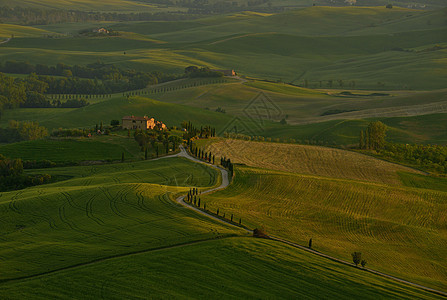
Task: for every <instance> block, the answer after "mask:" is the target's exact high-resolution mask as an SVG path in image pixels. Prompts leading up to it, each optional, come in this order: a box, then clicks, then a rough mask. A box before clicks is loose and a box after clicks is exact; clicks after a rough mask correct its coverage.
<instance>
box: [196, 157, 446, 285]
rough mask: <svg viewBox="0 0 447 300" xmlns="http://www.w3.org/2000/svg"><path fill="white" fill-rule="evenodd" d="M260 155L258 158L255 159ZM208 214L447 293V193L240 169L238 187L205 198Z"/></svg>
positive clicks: (238, 170) (235, 182) (239, 167)
mask: <svg viewBox="0 0 447 300" xmlns="http://www.w3.org/2000/svg"><path fill="white" fill-rule="evenodd" d="M253 156H255V154H253ZM202 201H203V202H204V203H206V206H207V209H209V210H210V211H213V212H216V210H217V209H218V208H219V210H220V214H223V213H226V215H230V214H234V216H235V217H236V218H242V220H245V224H248V225H249V226H250V227H257V228H259V227H264V228H265V229H266V231H267V232H268V233H269V234H272V235H274V236H277V237H282V238H285V239H289V240H292V241H294V242H297V243H299V244H301V245H303V246H304V245H307V243H308V240H309V239H310V238H312V240H313V248H314V249H316V250H318V251H321V252H323V253H330V254H332V255H334V256H336V257H339V258H342V259H345V260H348V261H349V260H351V253H352V252H354V251H359V252H362V254H363V257H364V259H366V261H367V262H368V266H370V267H371V268H373V269H377V270H381V271H383V272H386V273H388V274H393V275H395V276H398V277H401V278H406V279H408V280H411V281H413V282H418V283H421V284H427V285H429V286H432V287H437V288H440V289H442V288H443V287H445V284H446V278H447V277H446V275H447V266H446V264H445V261H447V257H446V256H445V255H446V253H445V251H444V250H443V249H444V245H445V243H446V241H447V231H446V228H445V221H446V218H447V214H446V213H445V212H446V211H447V210H446V208H447V207H446V205H447V194H446V192H440V191H431V190H427V189H415V188H407V187H403V188H398V187H391V186H388V185H381V184H371V183H364V182H362V183H361V182H357V181H352V180H341V179H333V178H324V177H318V176H315V175H298V174H292V173H285V172H279V171H272V170H267V169H258V168H251V167H246V166H238V167H237V168H236V178H235V181H234V183H233V184H232V185H231V186H230V187H229V188H227V189H226V190H224V191H219V192H217V193H214V194H212V195H207V196H205V197H202Z"/></svg>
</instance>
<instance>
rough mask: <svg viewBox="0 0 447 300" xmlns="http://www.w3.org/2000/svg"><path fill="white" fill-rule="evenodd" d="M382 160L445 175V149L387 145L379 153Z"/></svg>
mask: <svg viewBox="0 0 447 300" xmlns="http://www.w3.org/2000/svg"><path fill="white" fill-rule="evenodd" d="M379 155H380V156H381V157H383V158H386V159H390V160H393V161H397V162H404V163H407V164H411V165H414V166H416V167H420V168H422V169H425V170H427V171H431V172H437V173H445V174H447V147H446V146H439V145H417V144H415V145H409V144H394V143H387V144H386V145H385V147H384V148H383V149H382V150H381V151H380V152H379Z"/></svg>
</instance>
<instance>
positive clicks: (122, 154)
mask: <svg viewBox="0 0 447 300" xmlns="http://www.w3.org/2000/svg"><path fill="white" fill-rule="evenodd" d="M121 162H124V152H121Z"/></svg>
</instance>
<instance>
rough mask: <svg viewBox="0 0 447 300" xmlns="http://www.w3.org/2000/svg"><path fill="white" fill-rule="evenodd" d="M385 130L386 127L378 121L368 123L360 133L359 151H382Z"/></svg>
mask: <svg viewBox="0 0 447 300" xmlns="http://www.w3.org/2000/svg"><path fill="white" fill-rule="evenodd" d="M387 130H388V128H387V126H386V125H385V124H383V123H382V122H380V121H375V122H371V123H369V124H368V127H367V128H366V130H365V131H363V130H362V131H360V141H359V147H360V149H364V150H376V151H379V150H381V149H383V148H384V147H385V138H386V132H387Z"/></svg>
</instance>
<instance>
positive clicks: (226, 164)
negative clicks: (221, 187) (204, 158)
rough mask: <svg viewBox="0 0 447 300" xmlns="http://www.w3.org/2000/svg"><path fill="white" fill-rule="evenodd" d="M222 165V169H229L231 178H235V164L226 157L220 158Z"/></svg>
mask: <svg viewBox="0 0 447 300" xmlns="http://www.w3.org/2000/svg"><path fill="white" fill-rule="evenodd" d="M220 164H221V165H222V167H224V168H226V169H228V171H229V172H230V177H233V171H234V170H233V163H232V162H231V159H229V158H226V157H221V158H220Z"/></svg>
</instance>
